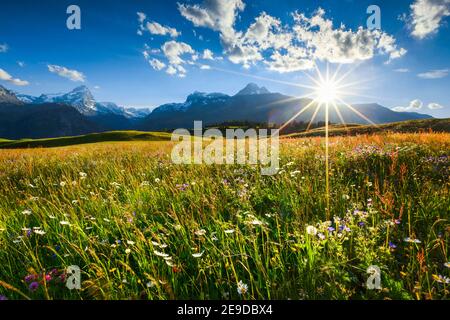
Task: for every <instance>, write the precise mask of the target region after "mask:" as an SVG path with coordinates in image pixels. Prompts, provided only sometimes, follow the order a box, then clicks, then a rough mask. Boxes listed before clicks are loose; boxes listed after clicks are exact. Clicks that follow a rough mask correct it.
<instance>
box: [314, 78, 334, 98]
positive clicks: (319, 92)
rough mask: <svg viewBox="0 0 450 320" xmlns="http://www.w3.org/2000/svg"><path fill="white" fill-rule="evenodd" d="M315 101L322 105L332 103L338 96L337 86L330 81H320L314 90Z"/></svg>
mask: <svg viewBox="0 0 450 320" xmlns="http://www.w3.org/2000/svg"><path fill="white" fill-rule="evenodd" d="M315 95H316V100H318V101H319V102H322V103H333V102H335V101H336V100H337V99H338V98H339V96H338V88H337V84H336V83H335V82H334V81H332V80H324V81H320V82H319V84H318V86H317V87H316V89H315Z"/></svg>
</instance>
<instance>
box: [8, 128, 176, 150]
mask: <svg viewBox="0 0 450 320" xmlns="http://www.w3.org/2000/svg"><path fill="white" fill-rule="evenodd" d="M170 136H171V134H170V133H166V132H141V131H111V132H103V133H91V134H86V135H82V136H74V137H61V138H48V139H21V140H4V139H0V148H1V149H12V148H40V147H43V148H51V147H63V146H70V145H77V144H86V143H96V142H107V141H167V140H170Z"/></svg>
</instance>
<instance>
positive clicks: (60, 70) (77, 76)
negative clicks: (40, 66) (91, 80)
mask: <svg viewBox="0 0 450 320" xmlns="http://www.w3.org/2000/svg"><path fill="white" fill-rule="evenodd" d="M47 67H48V71H50V72H52V73H55V74H57V75H59V76H61V77H64V78H67V79H69V80H71V81H75V82H77V81H79V82H84V81H85V78H86V77H85V76H84V74H83V73H82V72H80V71H77V70H70V69H67V68H66V67H62V66H57V65H54V64H49V65H47Z"/></svg>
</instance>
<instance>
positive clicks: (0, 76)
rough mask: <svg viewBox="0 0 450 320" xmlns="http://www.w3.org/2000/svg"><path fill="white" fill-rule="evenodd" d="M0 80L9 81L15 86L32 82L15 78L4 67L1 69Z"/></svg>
mask: <svg viewBox="0 0 450 320" xmlns="http://www.w3.org/2000/svg"><path fill="white" fill-rule="evenodd" d="M0 80H3V81H8V82H9V83H12V84H13V85H15V86H27V85H29V84H30V83H29V82H28V81H25V80H20V79H18V78H13V77H12V76H11V75H10V74H9V73H8V72H6V71H5V70H3V69H0Z"/></svg>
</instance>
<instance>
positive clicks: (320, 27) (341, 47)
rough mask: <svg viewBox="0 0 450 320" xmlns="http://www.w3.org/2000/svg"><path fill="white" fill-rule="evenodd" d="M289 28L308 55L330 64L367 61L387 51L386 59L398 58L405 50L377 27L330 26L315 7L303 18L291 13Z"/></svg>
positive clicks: (300, 15) (329, 22) (301, 14)
mask: <svg viewBox="0 0 450 320" xmlns="http://www.w3.org/2000/svg"><path fill="white" fill-rule="evenodd" d="M294 20H295V22H296V24H295V26H294V27H293V29H294V32H295V35H296V38H297V40H298V41H299V42H300V43H305V46H306V48H307V49H309V50H311V51H312V58H314V59H319V60H328V61H329V62H332V63H353V62H355V61H358V60H359V61H361V60H369V59H372V58H373V57H374V55H375V54H376V53H380V54H387V55H388V56H389V60H388V62H389V61H391V60H393V59H397V58H400V57H401V56H403V55H405V54H406V50H405V49H403V48H398V47H397V44H396V43H395V42H396V41H395V38H394V37H393V36H391V35H388V34H386V33H384V32H382V31H380V30H368V29H364V28H363V27H359V28H358V29H357V30H356V31H353V30H351V29H347V28H346V27H345V26H344V25H342V24H341V25H340V26H339V27H338V28H334V26H333V21H332V20H330V19H327V18H325V11H324V10H323V9H321V8H319V9H318V10H317V11H316V12H315V13H314V15H313V16H311V17H310V18H307V17H306V16H305V15H304V14H303V13H298V12H296V13H294Z"/></svg>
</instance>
